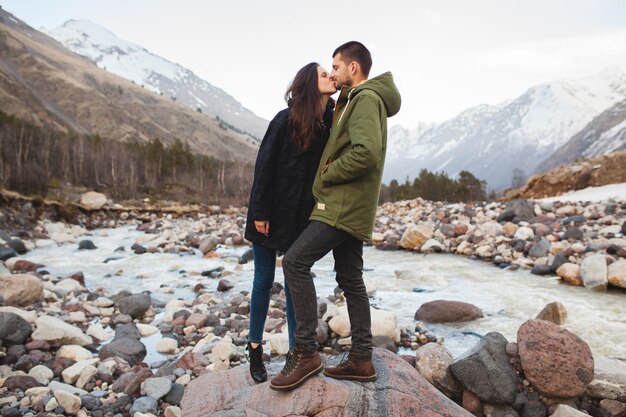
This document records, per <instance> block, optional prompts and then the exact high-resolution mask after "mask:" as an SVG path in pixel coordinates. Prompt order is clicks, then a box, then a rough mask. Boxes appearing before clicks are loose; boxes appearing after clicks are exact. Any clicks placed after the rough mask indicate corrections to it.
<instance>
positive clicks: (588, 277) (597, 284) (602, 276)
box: [580, 253, 608, 291]
mask: <svg viewBox="0 0 626 417" xmlns="http://www.w3.org/2000/svg"><path fill="white" fill-rule="evenodd" d="M580 277H581V278H582V280H583V285H584V286H585V287H587V288H590V289H592V290H598V291H603V290H606V287H607V285H608V270H607V265H606V257H605V256H604V255H603V254H601V253H596V254H595V255H591V256H588V257H586V258H585V259H583V261H582V262H581V264H580Z"/></svg>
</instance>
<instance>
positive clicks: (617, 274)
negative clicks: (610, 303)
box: [607, 259, 626, 288]
mask: <svg viewBox="0 0 626 417" xmlns="http://www.w3.org/2000/svg"><path fill="white" fill-rule="evenodd" d="M607 275H608V281H609V284H611V285H614V286H616V287H620V288H626V259H620V260H618V261H617V262H613V263H612V264H611V265H609V268H608V274H607Z"/></svg>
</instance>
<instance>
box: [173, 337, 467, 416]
mask: <svg viewBox="0 0 626 417" xmlns="http://www.w3.org/2000/svg"><path fill="white" fill-rule="evenodd" d="M374 364H375V366H376V370H377V373H378V379H377V380H376V382H372V383H356V382H352V381H340V380H335V379H331V378H327V377H324V376H323V375H322V374H319V375H318V376H315V377H313V378H311V379H310V380H308V381H307V382H305V383H304V384H303V385H302V386H301V387H299V388H298V389H296V390H294V391H290V392H286V393H281V392H276V391H272V390H271V389H269V387H268V384H267V383H264V384H256V383H255V382H254V381H253V380H252V378H251V377H250V373H249V372H248V370H247V368H246V367H243V366H239V367H237V368H234V369H230V370H228V371H224V372H218V373H213V372H208V373H205V374H203V375H201V376H200V377H198V378H196V379H194V380H193V381H192V382H190V383H189V385H187V387H186V388H185V394H184V396H183V400H182V402H181V408H182V414H183V415H184V416H185V417H209V416H214V417H217V416H227V415H229V416H246V415H250V416H251V415H254V416H256V417H263V416H265V417H269V416H288V415H289V416H291V415H293V416H312V417H313V416H316V417H330V416H346V417H347V416H350V417H366V416H377V415H388V416H401V415H416V416H417V415H419V416H425V417H436V416H459V417H460V416H467V417H471V416H472V415H471V414H470V413H468V412H467V411H465V410H463V409H462V408H461V407H459V406H458V405H456V404H455V403H453V402H452V401H451V400H450V399H448V398H447V397H446V396H445V395H443V394H442V393H440V392H439V391H437V390H436V389H435V388H434V387H433V386H432V385H430V384H429V383H428V382H427V381H426V380H425V379H424V378H423V377H422V376H421V375H420V374H419V372H417V371H416V370H415V369H414V368H413V367H411V365H409V364H408V363H407V362H405V361H404V360H403V359H401V358H399V357H398V356H396V355H394V354H393V353H391V352H389V351H387V350H384V349H374ZM280 369H281V367H280V365H278V364H272V365H270V366H269V368H268V373H269V378H272V377H273V376H274V375H276V374H277V373H278V372H279V371H280Z"/></svg>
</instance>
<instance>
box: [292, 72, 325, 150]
mask: <svg viewBox="0 0 626 417" xmlns="http://www.w3.org/2000/svg"><path fill="white" fill-rule="evenodd" d="M317 67H319V64H318V63H317V62H311V63H309V64H306V65H305V66H304V67H302V68H301V69H300V70H299V71H298V73H297V74H296V76H295V78H294V79H293V82H292V83H291V85H290V86H289V88H288V89H287V92H286V93H285V101H286V102H287V105H288V106H289V131H290V133H291V137H292V138H293V140H294V141H295V143H296V145H297V146H298V148H300V150H302V151H305V150H307V149H309V148H310V147H311V145H312V144H313V142H315V140H316V137H317V135H319V133H320V132H321V130H322V129H323V122H322V117H323V116H324V111H325V110H326V109H325V108H322V106H321V101H322V95H321V93H320V90H319V87H318V83H317V77H318V76H317Z"/></svg>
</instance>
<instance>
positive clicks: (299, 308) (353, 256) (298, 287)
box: [283, 221, 372, 356]
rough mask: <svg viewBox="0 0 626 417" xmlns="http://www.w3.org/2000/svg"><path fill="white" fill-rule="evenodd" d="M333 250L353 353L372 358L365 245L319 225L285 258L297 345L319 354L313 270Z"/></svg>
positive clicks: (313, 225) (284, 270) (329, 227)
mask: <svg viewBox="0 0 626 417" xmlns="http://www.w3.org/2000/svg"><path fill="white" fill-rule="evenodd" d="M331 250H332V251H333V256H334V258H335V270H336V272H337V275H336V278H335V279H336V281H337V284H339V288H341V289H342V290H343V292H344V296H345V297H346V300H347V302H348V315H349V316H350V327H351V332H352V349H351V352H352V353H354V354H357V355H364V356H371V354H372V329H371V327H372V323H371V317H370V304H369V299H368V298H367V291H366V289H365V283H364V282H363V242H361V241H360V240H358V239H356V238H354V237H353V236H352V235H350V234H348V233H346V232H344V231H342V230H339V229H336V228H334V227H332V226H329V225H327V224H325V223H321V222H318V221H312V222H311V224H309V226H308V227H307V228H306V229H305V230H304V231H303V232H302V234H301V235H300V236H299V237H298V239H297V240H296V241H295V242H294V244H293V245H291V247H290V248H289V250H288V251H287V253H286V254H285V257H284V258H283V272H284V273H285V282H286V283H287V284H288V285H289V289H290V290H291V297H292V300H293V306H294V310H295V313H296V323H297V326H296V344H297V345H299V346H301V347H303V348H305V349H306V350H317V342H316V341H315V336H316V328H317V296H316V294H315V285H314V284H313V278H312V277H311V267H312V266H313V264H314V263H315V262H317V261H319V260H320V259H322V258H323V257H324V256H326V254H327V253H328V252H330V251H331Z"/></svg>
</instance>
